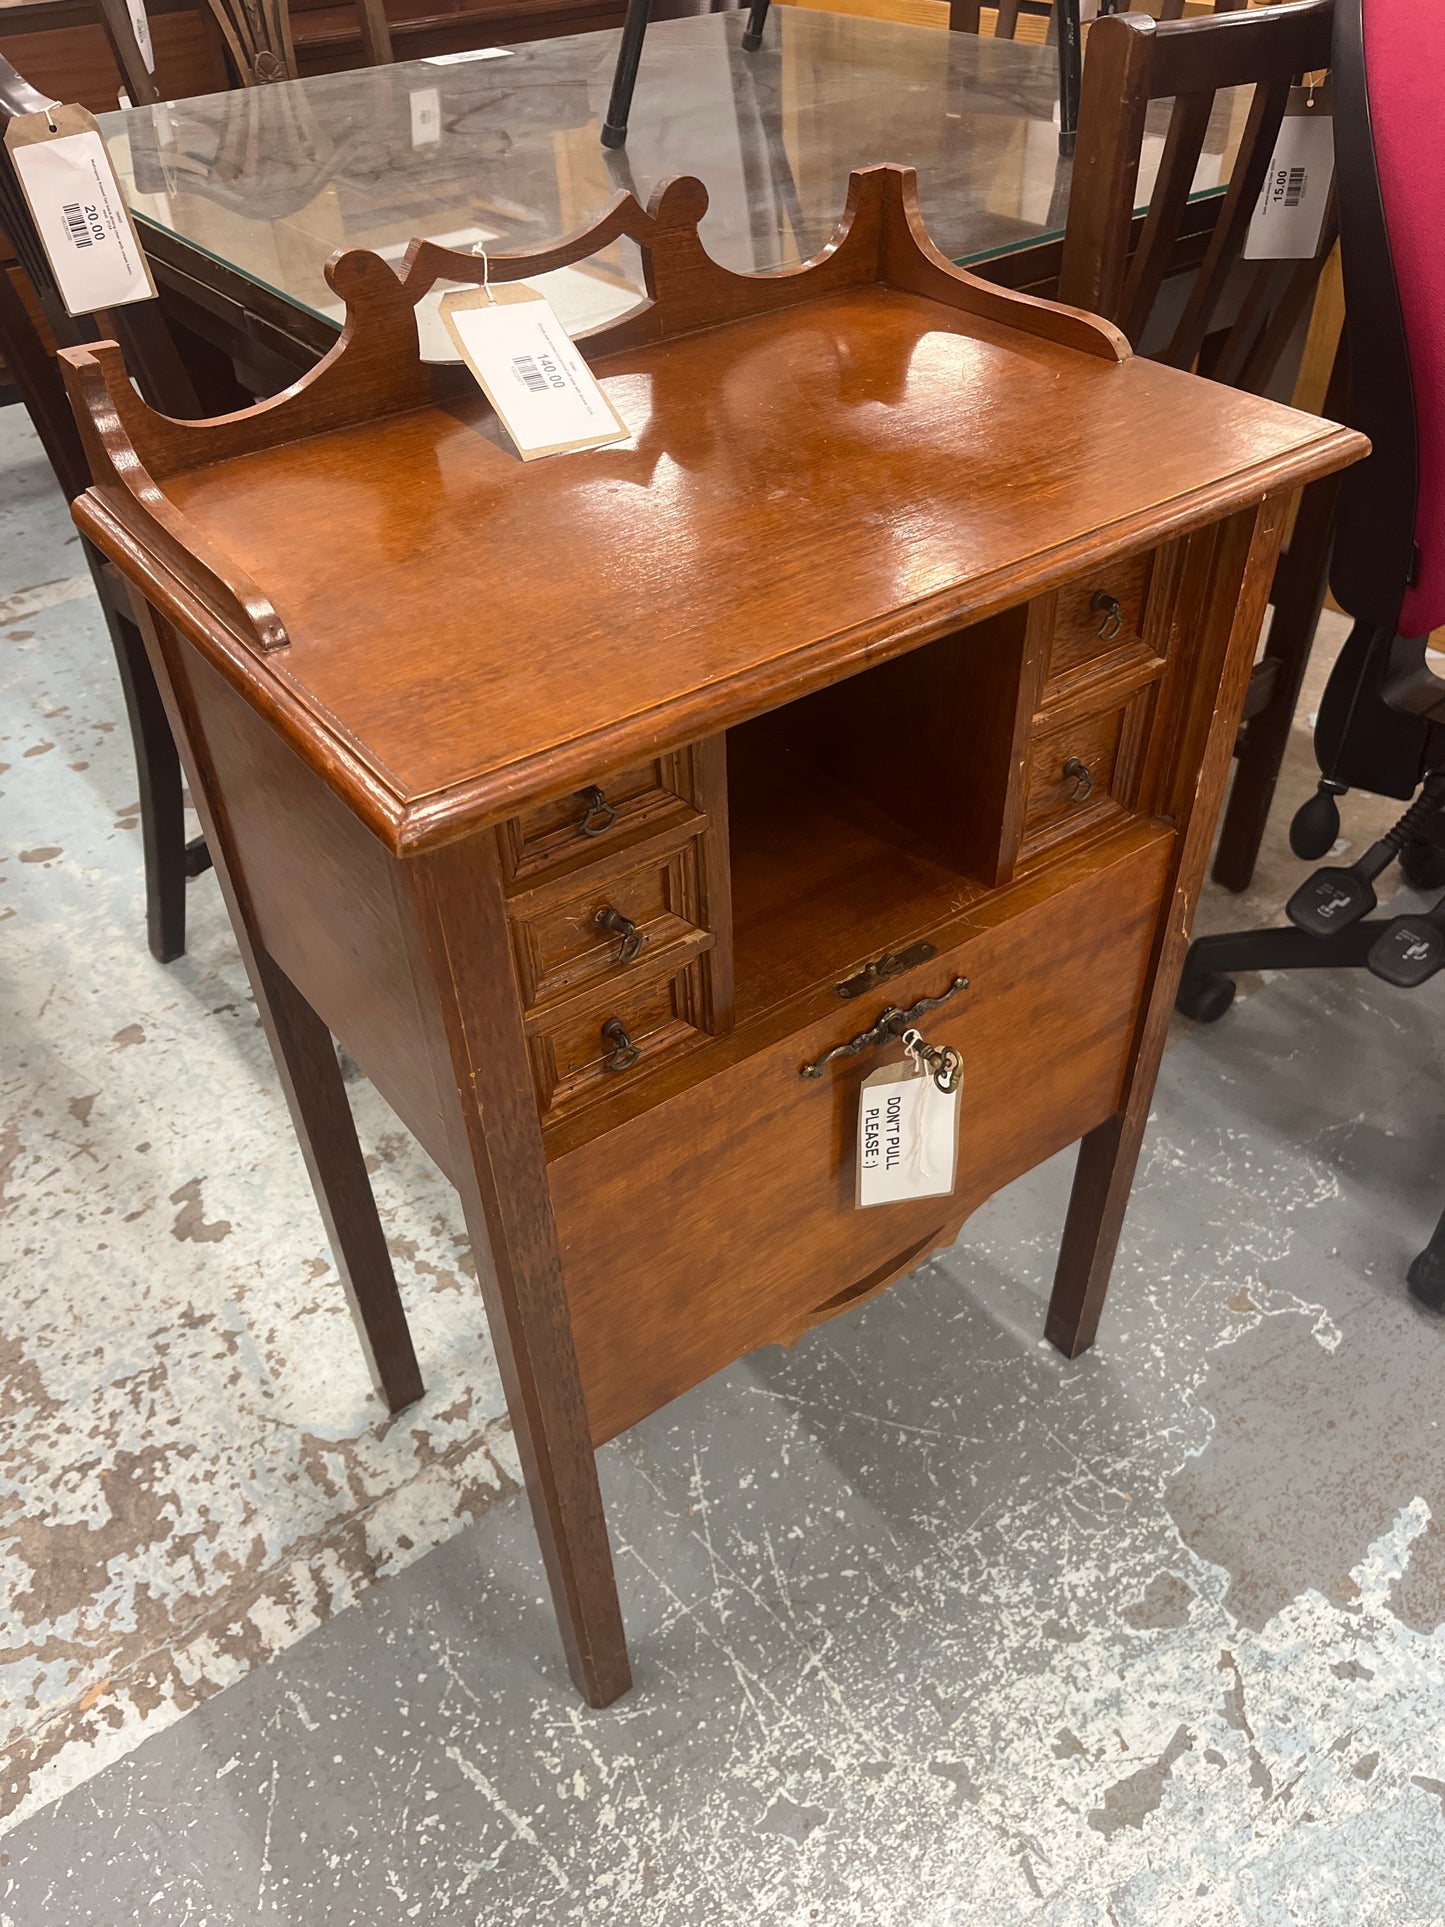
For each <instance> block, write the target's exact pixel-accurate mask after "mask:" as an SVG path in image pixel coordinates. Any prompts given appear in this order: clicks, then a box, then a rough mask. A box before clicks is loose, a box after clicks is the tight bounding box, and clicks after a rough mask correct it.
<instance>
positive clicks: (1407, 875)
mask: <svg viewBox="0 0 1445 1927" xmlns="http://www.w3.org/2000/svg"><path fill="white" fill-rule="evenodd" d="M1400 874H1401V876H1402V877H1404V879H1405V881H1406V883H1409V884H1411V885H1413V886H1414V888H1415V889H1417V890H1438V889H1440V888H1441V887H1442V886H1445V850H1442V849H1441V848H1440V846H1439V845H1438V844H1437V843H1426V842H1425V841H1424V839H1423V838H1421V839H1418V840H1417V839H1414V838H1412V839H1411V841H1410V842H1408V843H1407V844H1406V845H1405V847H1404V849H1403V850H1401V852H1400Z"/></svg>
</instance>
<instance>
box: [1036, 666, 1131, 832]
mask: <svg viewBox="0 0 1445 1927" xmlns="http://www.w3.org/2000/svg"><path fill="white" fill-rule="evenodd" d="M1152 700H1153V690H1152V688H1146V689H1143V690H1141V691H1140V692H1139V693H1138V694H1137V695H1135V696H1133V697H1131V698H1130V699H1129V701H1128V702H1125V703H1121V704H1120V705H1118V707H1116V708H1114V709H1107V710H1103V711H1101V712H1100V713H1099V714H1097V715H1092V716H1079V717H1075V718H1073V719H1072V720H1070V721H1068V722H1064V723H1059V724H1056V725H1055V726H1054V727H1052V728H1045V729H1040V730H1039V731H1038V732H1037V733H1036V734H1035V736H1034V739H1033V743H1032V745H1031V746H1030V750H1029V765H1028V788H1027V792H1026V795H1025V800H1024V831H1023V846H1022V851H1021V854H1022V855H1023V856H1025V857H1028V856H1032V855H1034V854H1035V853H1036V852H1037V851H1038V850H1040V849H1042V848H1044V847H1045V846H1046V845H1048V844H1050V843H1053V842H1056V841H1058V840H1059V839H1061V838H1063V837H1067V836H1074V835H1076V834H1078V832H1080V831H1081V830H1084V829H1092V828H1094V827H1095V826H1096V825H1097V824H1099V823H1100V822H1102V821H1104V820H1105V819H1107V818H1109V817H1112V816H1118V815H1119V813H1120V810H1121V807H1128V805H1129V803H1130V802H1131V801H1132V789H1133V780H1134V773H1135V769H1136V766H1137V763H1138V757H1139V752H1140V750H1141V749H1142V747H1143V740H1144V732H1145V729H1146V726H1147V723H1148V714H1149V706H1150V704H1151V702H1152Z"/></svg>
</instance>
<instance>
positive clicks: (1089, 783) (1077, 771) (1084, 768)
mask: <svg viewBox="0 0 1445 1927" xmlns="http://www.w3.org/2000/svg"><path fill="white" fill-rule="evenodd" d="M1064 781H1065V782H1066V783H1072V784H1073V786H1074V790H1073V795H1072V796H1071V797H1070V799H1069V800H1070V801H1071V802H1073V803H1087V802H1088V800H1089V798H1090V797H1091V796H1092V795H1093V794H1094V772H1093V771H1092V770H1091V769H1090V768H1089V765H1088V764H1087V763H1081V762H1080V761H1079V759H1078V757H1077V756H1071V757H1070V758H1069V760H1068V762H1067V763H1065V764H1064Z"/></svg>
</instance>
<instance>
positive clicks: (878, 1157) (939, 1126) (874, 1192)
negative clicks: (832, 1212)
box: [857, 1063, 961, 1209]
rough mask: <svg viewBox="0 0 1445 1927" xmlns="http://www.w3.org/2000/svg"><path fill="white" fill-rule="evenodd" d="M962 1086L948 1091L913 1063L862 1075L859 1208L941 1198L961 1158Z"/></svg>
mask: <svg viewBox="0 0 1445 1927" xmlns="http://www.w3.org/2000/svg"><path fill="white" fill-rule="evenodd" d="M960 1094H961V1093H960V1092H959V1090H958V1089H957V1088H955V1089H953V1090H951V1091H949V1092H947V1093H945V1092H943V1091H941V1090H940V1089H939V1087H938V1084H937V1082H936V1080H935V1079H934V1078H933V1077H932V1076H931V1075H930V1074H929V1073H928V1072H927V1071H926V1070H920V1069H919V1068H917V1067H916V1066H915V1065H914V1064H913V1063H906V1064H891V1065H888V1066H886V1067H885V1068H884V1069H883V1070H878V1071H874V1072H873V1073H872V1074H871V1076H869V1077H866V1078H865V1079H864V1080H863V1089H862V1093H861V1095H860V1098H859V1103H858V1193H857V1202H858V1205H859V1207H860V1209H866V1208H867V1207H868V1206H869V1205H874V1204H895V1203H898V1202H900V1201H901V1200H903V1199H905V1198H941V1197H946V1196H947V1195H948V1193H949V1192H950V1191H952V1189H953V1183H954V1167H955V1165H956V1163H957V1161H958V1105H959V1097H960Z"/></svg>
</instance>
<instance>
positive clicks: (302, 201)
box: [101, 6, 1242, 360]
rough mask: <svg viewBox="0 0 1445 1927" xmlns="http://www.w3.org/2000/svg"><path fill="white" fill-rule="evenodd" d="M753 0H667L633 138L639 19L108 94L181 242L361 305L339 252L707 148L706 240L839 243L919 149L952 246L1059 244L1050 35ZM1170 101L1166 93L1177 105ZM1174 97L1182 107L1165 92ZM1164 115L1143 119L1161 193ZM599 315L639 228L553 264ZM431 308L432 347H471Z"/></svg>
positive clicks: (459, 240)
mask: <svg viewBox="0 0 1445 1927" xmlns="http://www.w3.org/2000/svg"><path fill="white" fill-rule="evenodd" d="M745 21H746V15H745V14H744V13H725V14H709V15H700V16H696V17H693V18H690V19H683V20H673V21H660V22H657V23H656V24H655V25H653V26H652V27H651V28H650V29H649V32H648V38H647V44H646V50H645V52H644V55H643V61H642V68H641V72H640V75H639V78H638V84H637V93H636V97H635V101H634V106H633V111H632V120H631V131H630V134H629V138H628V143H627V146H626V148H625V149H622V150H620V151H617V152H610V151H608V150H606V149H604V148H603V147H602V146H601V144H600V141H599V138H598V130H599V124H600V119H601V116H602V113H603V111H604V109H605V107H606V102H607V94H608V89H609V87H610V85H611V80H612V70H613V65H614V62H615V59H616V53H617V39H618V36H617V34H616V33H588V34H578V35H573V36H571V37H568V38H563V39H555V40H542V41H534V42H530V43H525V44H522V45H519V46H516V47H513V48H510V49H506V50H502V49H491V50H486V51H485V52H484V53H483V54H481V55H480V56H478V55H473V56H465V55H464V56H456V55H452V56H448V57H446V58H445V59H444V60H421V61H413V62H409V63H405V64H401V65H397V66H393V67H373V68H363V69H358V70H355V71H352V72H348V73H339V74H322V75H317V76H314V77H311V78H307V79H303V80H297V81H290V82H285V83H281V84H277V85H273V86H268V87H258V88H251V89H247V90H243V91H237V92H233V93H226V94H212V95H207V96H205V97H203V98H199V99H194V100H185V101H178V102H172V103H169V104H162V105H159V106H154V107H142V108H133V109H130V110H128V111H126V112H124V113H116V114H108V115H105V116H104V117H103V118H102V120H101V127H102V130H103V132H104V134H105V137H106V140H107V143H108V145H109V147H110V151H111V154H112V157H113V159H114V160H115V162H116V166H117V170H118V172H119V175H120V179H121V183H122V186H123V188H124V190H125V193H126V197H127V199H128V200H129V202H130V205H131V207H132V208H133V210H134V211H135V214H136V216H137V217H138V219H139V221H140V222H141V224H142V231H143V232H145V231H146V230H149V234H148V236H147V238H148V240H149V241H150V243H151V244H152V246H153V248H154V249H155V250H156V252H157V253H158V255H160V257H161V258H162V259H163V260H165V259H170V260H175V259H176V257H177V251H178V250H182V251H184V254H185V256H186V257H187V272H188V273H190V274H192V275H194V276H196V277H197V278H199V279H202V280H204V279H205V272H206V264H207V263H210V264H212V265H213V268H214V267H219V268H221V269H224V270H228V271H230V272H231V273H233V274H235V275H239V276H240V277H242V278H243V279H244V281H245V282H247V283H250V284H252V285H254V286H255V287H256V288H257V289H260V290H268V291H269V292H270V293H271V294H272V295H273V296H276V297H279V298H280V299H281V300H282V301H283V302H285V303H287V304H289V305H290V307H291V308H292V309H293V310H296V311H299V312H300V313H301V314H302V315H305V316H310V317H313V318H314V319H315V321H318V322H322V323H326V324H329V325H332V326H335V325H339V322H340V320H341V317H342V307H341V304H340V303H339V302H338V301H337V300H336V299H335V297H334V296H333V294H332V292H331V289H330V288H329V286H328V285H327V283H326V279H325V274H324V269H325V264H326V262H327V260H328V258H329V257H330V256H331V255H332V254H333V253H334V252H335V251H336V250H337V249H338V248H344V247H366V248H372V249H375V250H376V251H377V252H379V253H380V254H382V255H383V256H385V257H386V258H388V259H390V260H393V261H398V262H399V261H400V259H401V256H402V255H403V254H404V252H405V250H406V246H407V243H408V242H409V241H410V240H411V239H412V237H413V236H418V235H420V236H425V237H428V238H431V239H433V240H437V241H442V242H445V243H446V244H448V245H450V246H453V247H461V248H477V249H492V250H495V251H506V250H514V249H535V248H539V247H542V246H544V245H546V244H548V243H550V242H552V241H554V240H555V239H556V238H557V237H558V236H559V235H561V234H564V233H566V232H567V231H568V230H570V229H572V228H575V227H578V226H580V225H582V224H583V223H585V222H588V221H590V220H592V219H593V218H595V217H596V216H597V215H598V214H600V213H601V212H602V211H603V209H604V208H605V207H606V206H607V205H608V203H609V202H610V201H611V199H612V198H613V196H614V195H615V194H616V192H617V190H618V189H619V188H627V189H629V190H631V191H632V192H634V193H635V194H636V195H637V196H638V198H639V199H640V200H641V201H642V202H643V203H644V204H645V203H646V201H647V199H648V196H649V195H650V194H651V192H652V190H653V188H654V187H655V186H656V185H657V183H658V182H659V181H662V180H666V179H667V178H668V177H669V176H671V175H677V174H695V175H697V176H698V177H699V178H700V179H701V180H702V181H703V182H704V183H705V185H706V187H707V189H708V194H709V198H710V205H709V211H708V214H707V216H706V218H705V220H704V222H703V226H702V235H703V240H704V243H705V244H706V245H707V247H708V248H709V250H710V252H711V253H712V254H713V256H714V257H715V258H716V259H717V260H718V261H720V262H722V263H723V264H724V265H726V266H728V267H731V268H736V269H742V270H758V269H766V268H776V267H782V266H786V265H789V264H791V263H793V262H795V261H798V260H801V259H805V258H806V257H807V256H809V255H811V254H814V253H816V252H817V250H818V249H819V248H821V247H822V246H823V245H824V244H825V242H826V241H827V239H828V237H829V235H830V234H831V233H832V231H833V228H834V225H835V224H836V222H837V220H838V217H839V216H840V214H841V213H842V211H843V205H844V200H845V197H846V190H847V181H848V175H849V172H850V171H851V170H852V169H853V168H855V167H861V166H866V165H868V164H870V163H873V162H879V161H895V162H902V163H905V164H908V165H911V166H913V167H916V168H917V170H918V177H919V194H920V201H921V205H922V210H923V214H924V218H925V220H926V222H927V225H928V230H929V232H930V234H931V235H932V236H933V238H934V240H935V242H936V243H937V244H938V246H939V247H940V248H942V249H943V250H944V251H945V252H946V253H947V254H949V255H950V256H951V257H952V258H953V259H954V260H956V261H960V262H965V263H967V262H977V261H980V260H984V259H988V258H991V257H995V256H998V255H1000V254H1005V253H1009V252H1013V251H1016V250H1022V249H1029V248H1035V247H1040V246H1042V245H1044V244H1046V243H1048V242H1049V241H1051V240H1057V239H1058V238H1059V236H1060V235H1061V234H1062V232H1063V223H1064V217H1065V213H1066V209H1067V205H1068V190H1069V177H1070V170H1071V163H1070V162H1069V161H1068V160H1064V159H1061V158H1060V156H1059V151H1058V138H1057V116H1058V102H1057V91H1058V72H1057V58H1056V54H1055V50H1054V49H1053V48H1052V47H1042V46H1033V45H1029V44H1027V43H1024V42H1015V41H1008V40H994V39H991V38H983V37H980V36H978V35H976V34H967V33H950V32H947V31H943V30H940V29H935V28H928V27H909V26H901V25H897V24H894V23H892V22H886V21H877V20H869V19H861V18H856V17H853V16H848V15H841V14H829V13H821V12H814V11H812V10H809V9H805V8H803V7H797V6H779V7H776V8H775V9H774V10H773V11H772V13H771V14H770V16H769V19H768V25H767V33H766V37H765V40H764V44H763V47H762V48H761V50H760V51H758V52H757V53H747V52H745V51H744V50H743V48H742V46H741V44H740V43H741V36H742V31H743V27H744V24H745ZM1162 105H1163V104H1161V106H1162ZM1166 111H1167V109H1166ZM1240 125H1242V115H1241V113H1240V112H1239V111H1238V103H1231V100H1230V97H1229V96H1221V98H1220V101H1219V103H1218V104H1217V107H1216V124H1215V126H1213V127H1212V128H1211V131H1210V138H1209V139H1208V140H1207V141H1206V144H1205V153H1204V156H1203V159H1202V161H1201V167H1200V173H1199V175H1198V176H1197V177H1196V181H1195V192H1196V194H1199V193H1208V192H1210V191H1217V190H1218V185H1219V180H1220V174H1221V168H1224V169H1225V173H1226V176H1227V167H1225V163H1226V161H1227V158H1228V157H1229V155H1230V154H1231V153H1232V150H1233V147H1234V145H1235V144H1236V143H1237V140H1238V134H1239V126H1240ZM1164 131H1165V130H1164V122H1163V120H1162V119H1161V121H1160V124H1159V126H1158V128H1157V130H1156V131H1151V134H1150V137H1149V138H1148V139H1147V140H1146V144H1145V154H1144V160H1143V166H1142V168H1141V179H1140V193H1141V196H1143V198H1145V199H1147V196H1148V191H1149V188H1150V186H1151V185H1152V175H1153V171H1154V169H1155V167H1156V166H1157V163H1158V159H1159V154H1160V152H1161V150H1162V146H1163V133H1164ZM537 279H538V281H539V283H540V284H541V285H544V286H546V288H547V291H548V293H549V295H550V296H551V298H552V300H553V303H554V305H555V306H556V308H557V310H558V312H559V314H560V315H561V317H562V319H563V321H564V323H565V324H566V325H567V326H568V327H569V329H571V330H572V332H574V333H576V332H579V331H580V330H582V329H585V328H589V327H595V326H597V325H599V324H601V323H602V322H604V321H606V320H608V319H610V318H611V317H613V316H614V315H616V314H618V313H621V312H623V311H624V310H625V309H626V308H628V307H630V306H632V305H633V304H634V303H635V302H636V300H637V299H638V298H639V295H640V292H641V283H642V277H641V268H640V263H639V261H638V259H637V256H636V251H635V249H633V247H632V244H631V243H630V242H626V241H622V242H619V243H618V244H617V245H616V246H615V247H614V248H612V249H611V250H609V251H608V253H607V254H605V255H603V256H599V257H597V258H596V259H595V260H593V261H591V262H588V263H585V264H583V265H581V266H578V267H575V268H564V269H562V270H560V271H559V272H558V273H556V274H554V275H551V276H541V277H537ZM440 292H441V291H440V290H437V291H436V292H435V293H434V294H433V296H432V297H431V302H432V309H433V312H432V313H431V314H430V315H428V314H426V313H424V314H423V338H424V344H425V347H424V352H426V353H427V354H428V355H429V356H430V357H431V358H434V359H437V360H449V359H452V358H453V351H452V349H451V345H450V343H449V341H447V340H446V338H445V336H444V335H443V334H442V332H441V330H440V327H439V326H438V325H437V323H436V320H435V314H434V304H435V301H436V300H437V299H439V298H440Z"/></svg>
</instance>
